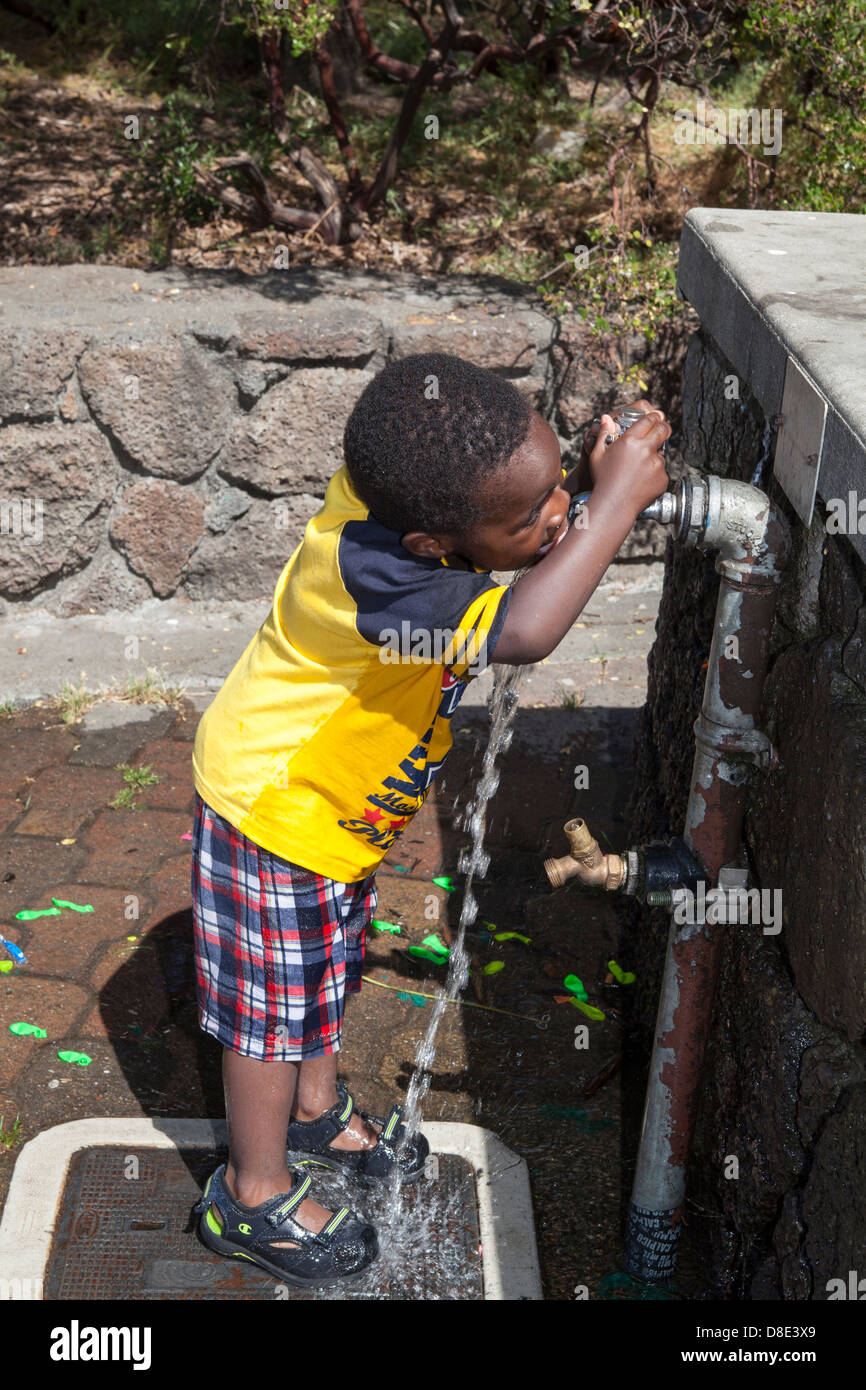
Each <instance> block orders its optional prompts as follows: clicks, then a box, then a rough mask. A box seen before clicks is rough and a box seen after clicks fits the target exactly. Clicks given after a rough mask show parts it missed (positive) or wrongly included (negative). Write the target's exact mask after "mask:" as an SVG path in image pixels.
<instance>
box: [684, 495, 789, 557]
mask: <svg viewBox="0 0 866 1390" xmlns="http://www.w3.org/2000/svg"><path fill="white" fill-rule="evenodd" d="M677 520H678V528H679V530H678V535H679V539H680V540H681V541H683V542H685V544H686V545H692V546H695V547H697V548H698V549H699V550H717V551H718V552H719V557H718V559H717V561H716V568H717V569H718V570H719V572H720V573H723V574H727V575H728V577H729V578H731V579H733V580H735V581H738V582H740V583H761V582H765V583H773V584H778V583H780V581H781V578H782V571H783V569H784V567H785V562H786V560H787V558H788V553H789V550H790V546H791V529H790V526H789V525H788V522H787V519H786V518H785V516H784V515H783V514H782V513H781V512H780V511H779V510H778V509H777V508H776V507H774V506H773V504H772V503H771V501H770V499H769V497H768V496H767V494H766V493H765V492H761V490H760V488H757V487H753V486H752V484H751V483H742V482H740V481H739V479H737V478H719V477H717V476H716V475H715V474H706V475H703V476H701V477H698V478H682V479H681V480H680V483H679V486H678V491H677Z"/></svg>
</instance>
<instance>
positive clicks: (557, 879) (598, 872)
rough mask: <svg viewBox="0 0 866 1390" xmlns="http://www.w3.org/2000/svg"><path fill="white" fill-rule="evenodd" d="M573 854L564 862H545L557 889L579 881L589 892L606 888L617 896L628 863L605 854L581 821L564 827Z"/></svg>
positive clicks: (566, 857)
mask: <svg viewBox="0 0 866 1390" xmlns="http://www.w3.org/2000/svg"><path fill="white" fill-rule="evenodd" d="M563 828H564V830H565V833H566V835H567V836H568V842H569V844H570V845H571V853H570V854H566V855H565V856H564V857H563V858H562V859H545V861H544V871H545V873H546V874H547V877H548V878H549V880H550V882H551V884H552V885H553V887H554V888H561V887H562V885H563V884H564V883H567V882H568V880H569V879H570V878H579V879H580V881H581V883H583V884H585V885H586V887H587V888H606V889H607V890H608V892H615V891H616V889H617V888H620V887H621V886H622V882H623V879H624V878H625V874H626V870H625V861H624V860H623V859H622V857H621V856H620V855H618V854H602V852H601V850H600V849H599V847H598V841H597V840H596V839H594V838H593V836H592V834H591V832H590V830H589V827H588V826H587V824H586V821H584V820H581V819H580V817H578V818H577V819H576V820H570V821H567V822H566V824H565V826H564V827H563Z"/></svg>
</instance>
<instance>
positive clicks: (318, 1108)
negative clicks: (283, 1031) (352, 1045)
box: [283, 1052, 381, 1149]
mask: <svg viewBox="0 0 866 1390" xmlns="http://www.w3.org/2000/svg"><path fill="white" fill-rule="evenodd" d="M338 1056H339V1054H338V1053H336V1052H331V1053H329V1054H328V1055H327V1056H325V1057H307V1058H306V1059H305V1060H304V1061H302V1062H301V1063H300V1064H299V1073H298V1089H297V1097H296V1101H295V1108H294V1113H293V1119H296V1120H302V1121H304V1122H307V1121H309V1120H317V1119H318V1118H319V1116H320V1115H322V1114H324V1112H325V1111H326V1110H330V1108H331V1106H332V1105H336V1104H337V1100H338V1096H337V1058H338ZM283 1133H284V1134H285V1130H284V1131H283ZM380 1133H381V1129H380V1128H376V1126H375V1125H370V1124H368V1123H367V1121H366V1120H362V1119H361V1116H360V1115H359V1114H358V1113H357V1111H356V1112H355V1113H354V1114H353V1115H352V1118H351V1120H350V1121H349V1123H348V1125H347V1126H346V1128H345V1129H344V1130H343V1132H342V1134H338V1135H337V1137H336V1139H334V1140H333V1141H332V1143H331V1146H330V1147H331V1148H333V1149H374V1148H375V1147H376V1145H377V1144H378V1142H379V1134H380Z"/></svg>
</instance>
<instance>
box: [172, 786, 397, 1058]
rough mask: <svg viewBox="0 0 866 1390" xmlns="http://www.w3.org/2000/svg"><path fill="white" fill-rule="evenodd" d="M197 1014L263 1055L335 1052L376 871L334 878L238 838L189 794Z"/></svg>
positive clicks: (215, 1032) (234, 1045)
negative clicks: (357, 877)
mask: <svg viewBox="0 0 866 1390" xmlns="http://www.w3.org/2000/svg"><path fill="white" fill-rule="evenodd" d="M191 882H192V904H193V922H194V927H195V962H196V992H197V995H198V1006H199V1022H200V1023H201V1026H202V1028H203V1029H204V1031H205V1032H206V1033H210V1034H212V1036H213V1037H215V1038H217V1039H218V1041H219V1042H221V1043H222V1044H223V1046H224V1047H227V1048H229V1049H230V1050H231V1051H232V1052H239V1053H241V1054H242V1055H243V1056H245V1057H257V1058H258V1059H259V1060H260V1061H262V1062H274V1061H282V1062H299V1061H301V1060H302V1059H303V1058H305V1057H322V1056H325V1055H326V1054H327V1053H330V1052H339V1050H340V1039H341V1034H342V1026H343V1000H344V996H345V995H346V994H355V993H357V992H358V990H360V988H361V971H362V970H363V968H364V946H365V935H366V929H367V926H368V924H369V923H370V922H371V921H372V918H373V913H374V912H375V910H376V903H377V892H376V882H375V874H370V875H368V877H367V878H365V879H361V880H359V881H358V882H357V883H337V882H335V880H334V879H331V878H323V877H322V875H321V874H316V873H313V872H312V871H311V870H309V869H304V868H301V866H300V865H298V864H291V863H289V862H288V861H287V860H285V859H280V858H278V857H277V855H275V854H271V853H270V852H269V851H268V850H266V849H263V848H262V847H261V845H257V844H255V843H254V842H253V841H252V840H249V839H247V837H246V836H245V835H242V834H241V833H240V831H238V830H236V829H235V828H234V826H232V825H230V824H229V822H228V821H227V820H224V819H223V818H222V816H218V815H217V814H216V812H215V811H213V810H212V808H211V807H210V806H208V805H207V803H206V802H205V801H203V800H202V798H201V797H200V796H199V795H198V794H196V806H195V828H194V831H193V843H192V872H191Z"/></svg>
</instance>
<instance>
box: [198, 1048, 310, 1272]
mask: <svg viewBox="0 0 866 1390" xmlns="http://www.w3.org/2000/svg"><path fill="white" fill-rule="evenodd" d="M317 1060H318V1059H317ZM334 1062H335V1072H336V1058H335V1059H334ZM297 1073H298V1063H297V1062H260V1061H259V1060H258V1058H256V1057H243V1056H241V1055H240V1054H239V1053H237V1052H231V1051H230V1050H229V1049H228V1048H223V1085H224V1088H225V1099H226V1122H227V1124H228V1131H229V1158H228V1162H227V1163H226V1174H225V1176H226V1183H227V1185H228V1189H229V1191H230V1192H231V1193H232V1195H233V1196H234V1197H236V1198H237V1200H238V1201H239V1202H242V1203H243V1205H244V1206H246V1207H257V1206H260V1205H261V1204H262V1202H266V1201H267V1200H268V1198H269V1197H274V1196H276V1195H277V1193H279V1192H289V1191H290V1190H291V1186H292V1175H291V1173H290V1172H289V1170H288V1168H287V1166H286V1131H287V1129H288V1126H289V1118H290V1115H291V1111H292V1102H293V1100H294V1097H295V1088H296V1085H297V1079H298V1077H297ZM336 1098H337V1097H336V1092H335V1094H334V1100H336ZM294 1215H295V1217H296V1219H297V1220H298V1221H299V1222H300V1223H301V1225H302V1226H306V1228H307V1230H308V1231H315V1232H317V1233H318V1232H319V1231H320V1230H321V1229H322V1227H323V1226H324V1225H325V1223H326V1222H327V1221H328V1220H329V1219H330V1217H331V1215H332V1213H331V1212H330V1211H328V1210H327V1208H326V1207H322V1206H319V1203H318V1202H313V1201H312V1200H311V1199H310V1198H307V1199H306V1200H305V1201H303V1202H301V1204H300V1206H299V1207H298V1208H297V1210H296V1211H295V1213H294ZM274 1244H275V1245H282V1246H289V1247H292V1246H296V1244H297V1242H295V1241H274Z"/></svg>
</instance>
